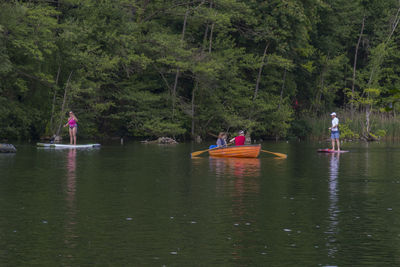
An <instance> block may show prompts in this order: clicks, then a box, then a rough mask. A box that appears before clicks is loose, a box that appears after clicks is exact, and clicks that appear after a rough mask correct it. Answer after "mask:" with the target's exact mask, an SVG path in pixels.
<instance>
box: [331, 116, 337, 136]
mask: <svg viewBox="0 0 400 267" xmlns="http://www.w3.org/2000/svg"><path fill="white" fill-rule="evenodd" d="M335 125H336V126H335ZM338 125H339V119H338V118H336V117H335V118H333V120H332V128H331V131H332V132H336V131H338V127H337V126H338ZM333 126H335V127H333Z"/></svg>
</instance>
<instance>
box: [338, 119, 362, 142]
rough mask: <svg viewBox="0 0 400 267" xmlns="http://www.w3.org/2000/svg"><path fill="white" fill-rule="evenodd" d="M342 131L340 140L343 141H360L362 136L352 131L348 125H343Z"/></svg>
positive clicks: (341, 126)
mask: <svg viewBox="0 0 400 267" xmlns="http://www.w3.org/2000/svg"><path fill="white" fill-rule="evenodd" d="M339 129H340V138H342V139H359V138H360V135H359V134H358V133H354V131H352V130H351V129H350V126H349V125H348V124H346V123H341V124H340V126H339Z"/></svg>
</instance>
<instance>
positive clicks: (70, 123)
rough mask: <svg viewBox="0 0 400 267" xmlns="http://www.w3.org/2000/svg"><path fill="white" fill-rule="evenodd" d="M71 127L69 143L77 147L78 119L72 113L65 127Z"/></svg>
mask: <svg viewBox="0 0 400 267" xmlns="http://www.w3.org/2000/svg"><path fill="white" fill-rule="evenodd" d="M67 126H69V143H70V144H71V145H76V133H77V131H78V118H77V117H76V116H75V114H74V113H73V112H72V111H70V112H69V118H68V122H67V123H66V124H65V125H64V127H67Z"/></svg>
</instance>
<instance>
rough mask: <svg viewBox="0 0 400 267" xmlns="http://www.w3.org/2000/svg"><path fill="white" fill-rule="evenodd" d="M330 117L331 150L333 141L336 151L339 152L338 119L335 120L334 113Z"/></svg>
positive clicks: (333, 147)
mask: <svg viewBox="0 0 400 267" xmlns="http://www.w3.org/2000/svg"><path fill="white" fill-rule="evenodd" d="M331 117H332V127H329V130H331V140H332V150H335V140H336V144H337V151H340V141H339V136H340V134H339V128H338V126H339V119H338V118H336V113H335V112H332V113H331Z"/></svg>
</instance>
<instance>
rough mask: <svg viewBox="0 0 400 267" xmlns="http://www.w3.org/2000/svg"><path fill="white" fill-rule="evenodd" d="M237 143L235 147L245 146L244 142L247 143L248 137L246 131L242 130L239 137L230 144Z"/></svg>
mask: <svg viewBox="0 0 400 267" xmlns="http://www.w3.org/2000/svg"><path fill="white" fill-rule="evenodd" d="M233 141H235V146H243V145H244V142H245V141H246V137H245V136H244V131H242V130H240V131H239V135H238V136H236V137H234V138H232V139H231V140H230V141H229V143H232V142H233Z"/></svg>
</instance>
